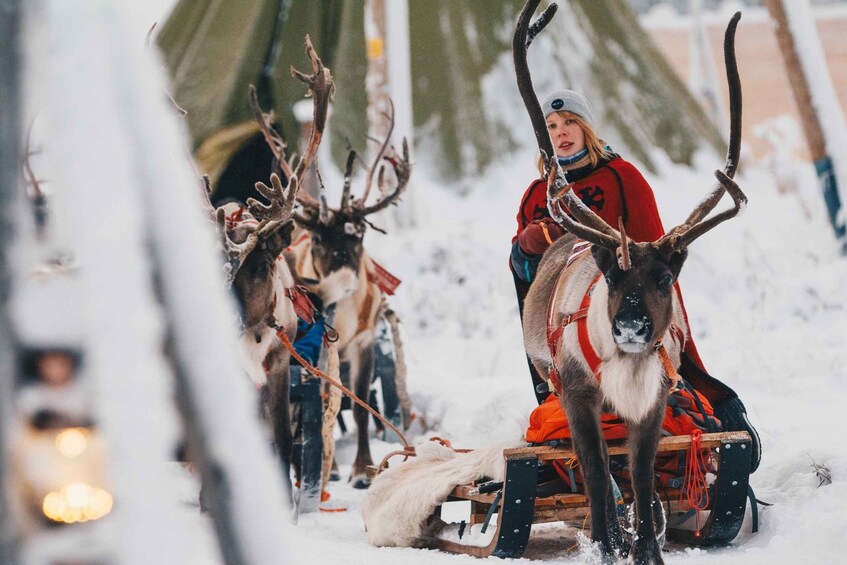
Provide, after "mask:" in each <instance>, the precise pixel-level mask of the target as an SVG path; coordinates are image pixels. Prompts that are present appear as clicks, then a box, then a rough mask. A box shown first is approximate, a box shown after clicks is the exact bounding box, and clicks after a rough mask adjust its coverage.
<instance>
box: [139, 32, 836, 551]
mask: <svg viewBox="0 0 847 565" xmlns="http://www.w3.org/2000/svg"><path fill="white" fill-rule="evenodd" d="M140 27H142V28H144V29H146V27H147V26H146V25H141V26H140ZM163 108H164V105H163ZM520 111H521V110H520V109H519V108H518V109H516V110H515V112H520ZM528 129H529V126H528V125H527V131H526V132H524V134H522V135H523V139H524V140H525V141H528V142H529V141H531V138H530V132H529V131H528ZM749 133H750V132H748V134H749ZM527 147H531V146H527ZM421 161H426V160H425V159H421ZM656 161H657V162H659V163H661V167H660V173H659V174H658V175H655V176H649V177H648V180H649V181H650V183H651V185H652V186H653V188H654V191H655V194H656V198H657V201H658V205H659V209H660V211H661V214H662V218H663V221H664V224H665V227H666V228H669V227H671V226H673V225H675V224H676V223H677V222H680V221H682V220H683V219H684V218H685V217H686V216H687V215H688V213H689V212H690V211H691V209H692V208H693V207H694V206H695V205H696V204H697V203H698V202H699V201H700V199H701V198H702V196H703V195H704V194H705V193H706V192H707V191H708V190H709V189H710V188H711V187H712V186H713V183H714V177H713V175H712V172H713V171H714V170H715V169H716V168H720V167H721V166H722V163H721V162H720V160H719V159H718V158H717V157H715V156H707V155H703V156H702V157H701V158H700V159H699V161H698V163H697V165H696V166H695V167H694V168H687V167H680V166H676V165H673V164H671V163H668V162H666V161H663V160H662V157H661V156H659V155H657V156H656ZM324 162H328V160H326V161H324ZM533 162H534V155H533V151H532V150H531V148H527V149H524V150H522V151H519V152H517V153H516V154H513V155H509V156H507V157H504V159H503V161H501V162H500V163H497V164H496V165H494V166H492V167H491V168H490V169H489V170H488V171H487V172H486V173H485V175H484V176H482V177H480V178H476V179H471V180H465V181H463V184H462V191H461V192H463V193H464V194H467V196H465V197H460V196H458V195H457V193H458V192H459V191H458V190H455V188H456V187H450V186H444V185H443V184H441V183H440V182H436V181H435V180H433V179H435V178H437V177H438V176H439V175H437V174H436V171H435V170H433V169H430V170H427V169H424V168H418V169H416V170H415V171H414V174H413V180H412V183H411V185H410V187H409V190H412V191H414V192H415V202H416V205H417V207H418V209H417V219H418V222H417V226H418V227H417V228H415V229H414V230H411V231H406V232H403V233H392V234H390V235H387V236H383V235H380V234H378V233H376V232H373V231H371V232H370V233H368V235H367V236H366V244H367V247H368V249H369V250H370V252H371V254H372V255H373V256H374V257H375V258H376V259H378V260H379V261H380V263H382V264H384V265H385V266H386V267H387V268H388V269H389V270H391V271H392V272H393V273H395V274H396V275H398V276H399V277H400V278H401V279H402V280H403V281H404V282H403V284H402V286H401V287H400V288H399V290H398V293H397V295H396V296H395V297H393V298H392V300H391V302H392V305H393V306H394V308H395V309H396V310H397V312H398V314H399V315H400V317H401V319H402V321H403V323H404V325H403V332H404V345H405V348H406V356H407V363H408V374H409V377H408V379H409V383H408V386H409V389H410V391H411V394H412V398H413V401H414V403H415V405H416V408H417V409H418V410H419V411H420V413H421V414H422V415H423V417H424V418H425V420H426V422H427V424H428V425H429V426H430V430H429V433H432V434H435V435H438V436H441V437H446V438H448V439H450V440H451V441H452V442H453V445H454V446H457V447H471V448H481V447H486V446H492V445H497V444H504V443H509V442H514V441H518V440H519V439H520V436H521V434H522V433H523V431H524V429H525V427H526V424H527V417H528V415H529V413H530V411H531V410H532V408H533V407H534V405H535V400H534V396H533V394H532V390H531V386H530V381H529V376H528V371H527V368H526V362H525V358H524V355H523V350H522V345H521V342H522V340H521V330H520V326H519V322H518V313H517V304H516V300H515V296H514V289H513V285H512V280H511V277H510V274H509V271H508V267H507V257H508V252H509V245H510V239H511V236H512V235H513V233H514V231H515V219H514V218H515V213H516V211H517V206H518V202H519V199H520V197H521V195H522V193H523V191H524V189H525V188H526V186H527V185H528V184H529V182H530V181H531V179H532V178H534V175H535V174H536V173H535V171H534V168H533ZM778 170H779V171H780V174H782V175H785V174H786V171H787V172H790V173H791V174H792V175H794V177H795V180H796V183H794V184H795V186H796V190H795V191H793V192H788V193H781V192H779V191H778V189H777V186H779V185H780V184H781V183H779V182H778V179H776V178H774V176H773V174H772V173H770V172H769V171H768V170H766V169H765V168H762V167H757V166H756V165H755V164H752V163H747V162H745V161H744V160H743V157H742V167H741V171H740V174H739V176H738V180H739V184H740V185H741V187H742V189H743V190H744V191H745V193H746V194H747V196H748V197H749V206H748V208H747V211H746V213H745V214H744V215H742V216H740V217H739V218H737V219H734V220H731V221H729V222H727V223H725V224H723V225H721V226H719V227H718V228H716V229H715V230H713V231H712V232H710V233H709V234H708V235H706V236H704V237H702V238H701V239H699V240H698V241H697V242H696V243H695V244H694V245H693V246H692V248H691V250H690V255H689V259H688V261H687V263H686V265H685V267H684V269H683V273H682V277H681V280H682V288H683V291H684V294H685V298H686V305H687V308H688V312H689V316H690V319H691V325H692V331H693V335H694V337H695V339H696V341H697V345H698V347H699V349H700V352H701V355H702V357H703V359H704V361H705V363H706V366H707V368H708V369H709V370H710V372H711V373H712V374H714V375H715V376H717V377H719V378H720V379H722V380H723V381H724V382H726V383H727V384H729V385H730V386H732V387H733V388H734V389H735V390H736V391H737V392H738V393H739V395H740V396H741V398H742V399H743V400H744V402H745V404H746V406H747V408H748V412H749V413H750V418H751V420H752V421H753V423H754V425H755V426H756V427H757V428H758V430H759V432H760V433H761V436H762V441H763V444H764V456H763V460H762V465H761V467H760V468H759V470H758V471H757V472H756V473H755V474H754V475H753V476H752V478H751V484H752V486H753V488H754V489H755V491H756V494H757V496H758V497H759V498H760V499H763V500H765V501H768V502H771V503H774V505H773V506H771V507H768V508H764V509H762V511H761V514H760V531H759V532H758V533H756V534H752V533H751V532H750V525H749V514H748V523H746V524H745V526H744V528H743V529H742V533H741V534H740V535H739V537H738V538H737V539H736V540H735V542H734V543H733V544H732V545H731V546H730V547H727V548H721V549H686V548H684V547H669V548H668V550H669V551H668V552H667V553H666V555H665V559H666V562H667V563H689V562H690V563H728V562H734V563H736V562H737V563H745V564H747V563H774V562H776V563H808V562H814V563H836V562H841V561H842V560H843V553H844V552H843V549H842V548H841V547H840V546H839V545H838V541H837V540H839V538H840V535H841V534H842V532H843V531H844V529H845V528H847V512H845V510H844V509H843V505H844V501H845V500H847V452H845V449H844V447H843V445H844V442H843V433H842V432H843V430H844V428H845V426H844V424H843V422H842V421H841V420H840V417H841V412H842V410H841V404H842V403H843V402H844V401H845V400H847V385H845V384H844V382H843V381H844V377H845V376H847V375H845V365H847V347H845V346H847V343H845V339H844V334H843V332H844V329H845V327H847V295H845V293H844V292H843V288H844V286H845V285H847V261H846V260H845V258H844V257H842V256H840V255H838V253H837V252H836V245H835V243H834V241H833V238H832V233H831V230H830V228H829V225H828V221H827V219H826V215H825V211H824V209H823V203H822V200H821V198H820V195H819V194H818V187H817V181H816V179H815V176H814V172H813V170H812V168H811V165H809V164H807V163H799V162H798V163H790V162H782V163H780V167H779V169H778ZM333 177H335V178H336V180H337V173H333V172H331V171H329V172H327V180H328V183H330V184H331V183H332V180H333ZM192 189H193V187H192ZM723 206H726V204H724V205H723ZM397 447H398V445H397V444H389V443H385V442H382V441H380V440H377V439H374V440H373V450H374V457H375V458H380V457H382V456H383V455H384V454H386V453H388V452H389V451H392V450H394V449H396V448H397ZM238 448H239V446H236V445H233V446H232V449H233V450H234V452H237V450H238ZM354 450H355V445H354V441H353V439H352V437H344V438H341V439H340V442H339V452H338V457H339V461H340V464H341V472H342V475H343V476H345V478H346V475H347V474H349V468H350V463H351V461H352V457H353V453H354ZM813 462H814V463H817V464H822V465H826V466H827V467H828V468H829V469H830V470H831V474H832V484H829V485H826V486H820V487H819V486H818V485H819V483H820V480H819V478H818V476H817V475H816V474H815V472H814V470H813V468H812V463H813ZM245 464H250V463H249V462H245ZM162 466H163V472H162V473H161V474H160V476H162V477H165V478H166V480H165V481H164V482H162V483H160V484H159V485H158V486H157V489H159V490H157V492H156V497H155V498H156V500H160V499H162V498H166V497H168V498H170V499H171V500H172V501H173V502H174V504H172V505H170V506H168V511H170V512H174V513H178V514H179V516H178V517H176V518H174V519H171V520H168V523H169V524H176V525H178V526H179V527H180V528H182V530H181V531H179V532H172V534H180V533H182V534H184V536H185V537H186V538H187V539H190V540H192V543H195V544H196V548H195V549H196V551H195V552H193V554H192V555H193V557H192V559H191V562H192V563H196V564H198V565H200V564H206V563H217V562H219V558H218V557H217V555H218V553H217V549H216V547H215V545H214V538H213V536H212V529H211V522H210V520H209V518H208V517H207V516H205V515H202V514H200V513H199V511H198V508H197V506H196V495H197V486H196V484H195V483H194V482H193V479H192V478H191V477H190V476H189V475H187V474H186V473H185V471H184V470H183V469H181V468H180V467H178V466H177V464H175V463H171V462H166V461H162ZM330 492H331V494H332V498H331V500H330V501H329V503H328V504H327V506H332V507H343V508H346V511H345V512H333V513H318V514H314V515H306V516H301V517H300V519H299V523H298V524H297V525H296V526H295V527H294V528H293V529H292V530H290V531H289V532H287V533H286V536H287V537H288V539H289V540H290V543H291V544H292V545H293V546H295V548H296V550H297V551H296V552H295V555H298V556H308V562H309V563H333V564H351V565H352V564H360V563H373V564H382V563H386V564H388V563H396V562H398V561H401V562H404V563H408V564H410V565H412V564H418V563H420V564H424V563H426V564H430V563H445V564H446V563H476V562H477V560H476V559H475V558H471V557H466V556H452V555H449V554H445V553H440V552H436V551H429V550H419V549H397V548H376V547H372V546H370V545H368V543H367V540H366V537H365V533H364V531H363V523H362V519H361V515H360V513H359V508H360V505H361V501H362V498H363V496H364V493H363V492H361V491H356V490H354V489H352V488H351V487H350V486H349V485H348V484H347V483H346V482H341V483H332V484H331V485H330ZM266 502H267V504H277V503H278V501H276V500H267V501H266ZM573 539H574V531H573V530H568V529H566V528H565V527H564V526H561V525H546V526H544V527H540V528H537V529H534V531H533V538H532V540H531V541H530V546H529V548H528V550H527V552H526V554H525V556H524V558H523V559H520V560H517V561H518V562H529V560H543V561H547V562H566V563H582V562H584V561H585V558H584V556H581V555H580V554H576V553H568V552H567V548H569V547H571V546H572V545H573V544H574V542H573ZM839 555H841V556H842V557H841V558H839ZM263 557H264V559H263V561H265V562H268V563H274V562H279V561H281V560H280V559H278V558H275V556H273V555H267V556H263ZM131 561H134V562H143V558H140V557H139V556H136V558H135V559H134V560H131ZM304 562H305V560H304Z"/></svg>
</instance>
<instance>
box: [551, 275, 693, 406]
mask: <svg viewBox="0 0 847 565" xmlns="http://www.w3.org/2000/svg"><path fill="white" fill-rule="evenodd" d="M599 280H600V274H599V273H598V274H597V276H596V277H595V278H594V280H593V281H591V284H590V285H589V286H588V290H586V291H585V294H584V295H583V297H582V302H581V303H580V305H579V310H577V311H576V312H573V313H571V314H567V315H565V317H564V318H562V323H561V324H560V325H559V326H558V327H556V329H554V330H553V331H550V328H549V326H548V328H547V330H548V331H547V342H548V346H549V347H550V353H551V354H552V355H553V363H554V365H553V367H552V368H551V369H550V380H551V381H552V382H553V385H554V386H555V387H556V392H557V393H559V392H561V386H562V384H561V378H560V376H559V374H558V371H556V366H555V362H556V352H557V351H558V346H557V344H558V343H559V341H560V340H561V338H562V332H563V331H564V329H565V326H567V325H568V324H570V323H572V322H576V324H577V325H576V328H577V337H578V339H579V348H580V350H582V355H583V357H584V358H585V361H586V363H588V366H589V368H590V369H591V372H592V373H594V376H595V377H596V378H597V381H600V379H601V374H600V363H601V362H602V361H601V360H600V357H599V356H598V355H597V351H595V349H594V346H593V345H591V338H590V337H589V335H588V309H589V308H590V307H591V294H592V293H593V291H594V288H595V287H596V286H597V282H598V281H599ZM670 332H671V337H672V339H673V340H674V341H676V342H677V343H678V344H679V348H680V350H682V349H683V348H684V347H685V333H684V332H683V331H682V329H681V328H680V327H679V326H677V325H675V324H671V326H670ZM654 349H655V350H656V352H657V353H658V355H659V360H660V361H661V363H662V369H663V370H664V372H665V375H666V376H667V377H668V379H670V381H671V388H670V391H669V392H674V391H675V390H679V389H680V388H681V386H680V384H681V381H682V377H680V376H679V374H678V373H677V372H676V369H675V368H674V366H673V363H672V362H671V360H670V357H669V356H668V352H667V351H666V350H665V346H664V345H663V344H662V340H661V339H659V341H657V342H656V344H655V346H654Z"/></svg>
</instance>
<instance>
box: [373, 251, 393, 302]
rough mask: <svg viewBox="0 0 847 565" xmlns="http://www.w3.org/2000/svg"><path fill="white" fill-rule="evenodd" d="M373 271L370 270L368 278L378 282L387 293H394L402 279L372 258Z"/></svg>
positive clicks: (380, 287)
mask: <svg viewBox="0 0 847 565" xmlns="http://www.w3.org/2000/svg"><path fill="white" fill-rule="evenodd" d="M371 263H372V264H373V271H368V280H369V281H371V282H372V283H376V285H377V286H378V287H379V289H380V290H381V291H382V292H384V293H385V294H388V295H389V296H390V295H393V294H394V291H396V290H397V287H398V286H400V282H401V281H400V279H398V278H397V277H395V276H394V275H392V274H391V273H389V272H388V271H387V270H386V269H385V267H383V266H382V265H380V264H379V263H377V262H376V261H374V260H373V258H371Z"/></svg>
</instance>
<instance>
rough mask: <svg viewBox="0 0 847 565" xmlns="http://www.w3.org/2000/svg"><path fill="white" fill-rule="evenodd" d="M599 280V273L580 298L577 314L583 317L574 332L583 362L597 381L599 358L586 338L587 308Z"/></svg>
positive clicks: (579, 319)
mask: <svg viewBox="0 0 847 565" xmlns="http://www.w3.org/2000/svg"><path fill="white" fill-rule="evenodd" d="M599 280H600V273H598V274H597V276H596V277H594V280H593V281H591V284H590V285H589V286H588V290H586V291H585V295H583V297H582V303H581V304H580V305H579V310H578V311H577V313H579V312H582V311H583V310H584V311H585V315H584V316H582V317H580V318H578V319H577V321H576V330H577V337H579V348H580V349H581V350H582V355H583V357H585V361H586V362H587V363H588V366H589V367H590V368H591V372H592V373H594V376H595V377H597V380H598V381H599V380H600V363H601V361H600V357H599V356H598V355H597V352H596V351H595V350H594V347H593V346H592V345H591V338H590V337H589V336H588V308H589V307H590V306H591V294H592V293H593V291H594V287H595V286H596V285H597V281H599ZM570 318H571V316H566V317H565V319H570Z"/></svg>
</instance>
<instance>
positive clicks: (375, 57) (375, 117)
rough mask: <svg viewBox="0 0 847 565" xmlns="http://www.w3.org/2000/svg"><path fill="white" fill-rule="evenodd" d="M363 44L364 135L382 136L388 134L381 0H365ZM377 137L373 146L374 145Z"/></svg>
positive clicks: (383, 16)
mask: <svg viewBox="0 0 847 565" xmlns="http://www.w3.org/2000/svg"><path fill="white" fill-rule="evenodd" d="M365 46H366V53H367V56H368V73H367V77H366V79H365V89H366V91H367V95H368V136H369V137H370V138H371V139H372V140H382V139H385V136H386V135H388V127H389V119H388V115H389V114H388V113H389V111H390V106H389V103H388V60H387V58H386V56H385V0H366V2H365ZM378 143H379V142H378V141H377V142H376V143H373V146H374V147H375V148H376V147H378Z"/></svg>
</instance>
